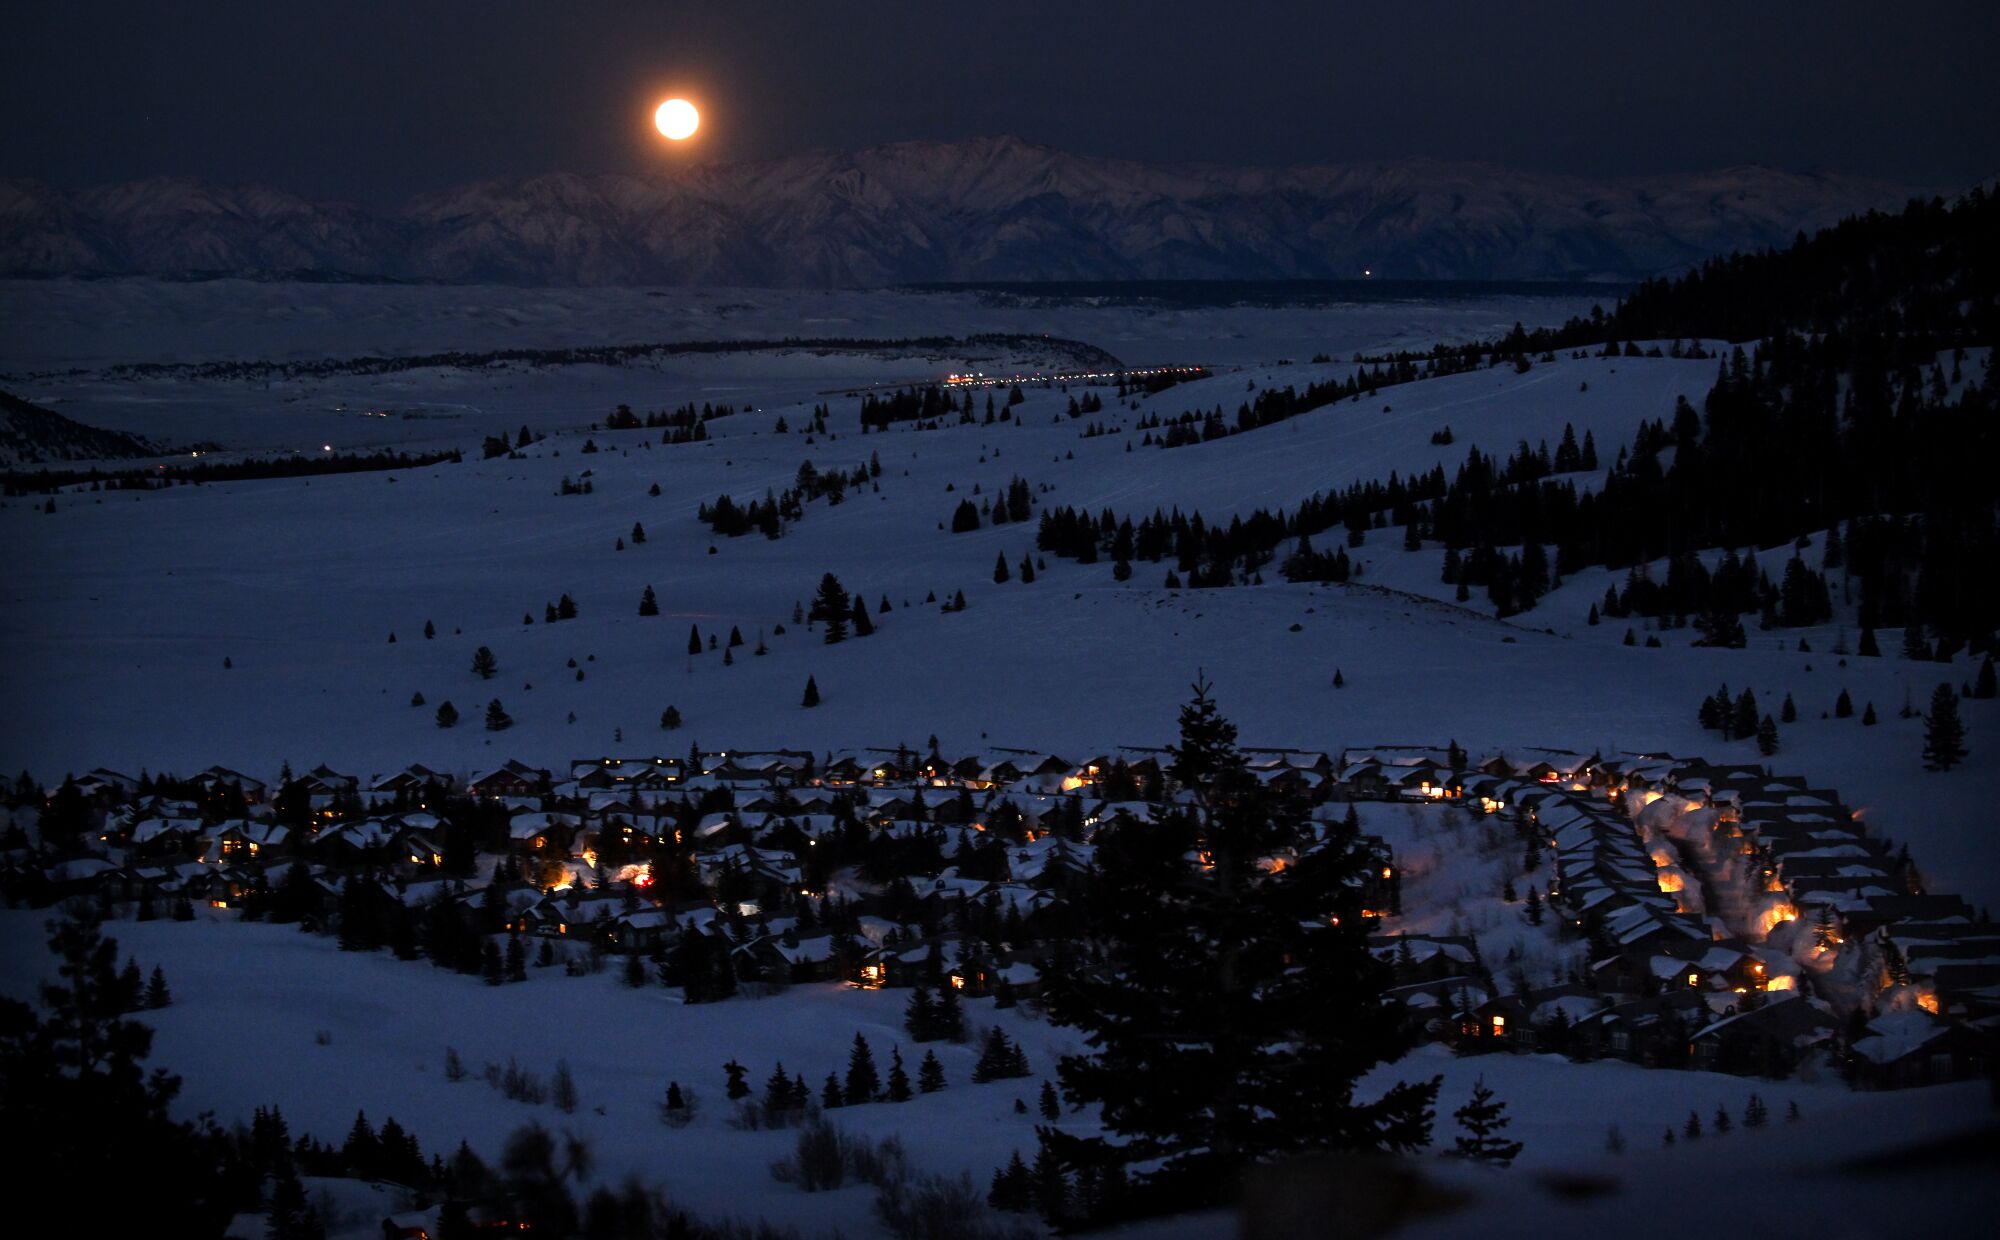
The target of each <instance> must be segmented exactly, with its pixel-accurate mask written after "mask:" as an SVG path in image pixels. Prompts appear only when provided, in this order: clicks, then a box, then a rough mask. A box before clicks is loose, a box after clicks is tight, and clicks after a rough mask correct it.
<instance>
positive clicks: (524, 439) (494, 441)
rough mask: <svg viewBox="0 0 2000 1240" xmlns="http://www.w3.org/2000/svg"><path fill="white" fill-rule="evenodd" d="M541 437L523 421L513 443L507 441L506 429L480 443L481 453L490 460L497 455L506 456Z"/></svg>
mask: <svg viewBox="0 0 2000 1240" xmlns="http://www.w3.org/2000/svg"><path fill="white" fill-rule="evenodd" d="M540 439H541V436H539V435H537V434H535V433H534V432H533V431H531V430H529V429H528V427H527V425H526V424H525V423H523V424H522V426H521V432H520V434H519V435H517V436H516V437H515V439H514V441H513V442H512V443H509V442H508V441H507V435H506V433H505V432H504V431H503V432H502V433H500V434H498V435H488V436H487V437H486V439H485V441H484V442H483V443H481V445H480V455H481V456H482V457H483V458H484V459H486V460H489V461H490V460H492V459H493V458H494V457H496V456H506V455H508V454H509V453H513V452H519V451H520V450H521V449H523V448H525V447H527V446H528V445H529V444H532V443H536V442H538V441H539V440H540Z"/></svg>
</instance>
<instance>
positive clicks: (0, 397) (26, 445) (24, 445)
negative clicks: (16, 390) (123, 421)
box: [0, 392, 159, 465]
mask: <svg viewBox="0 0 2000 1240" xmlns="http://www.w3.org/2000/svg"><path fill="white" fill-rule="evenodd" d="M158 451H159V449H158V448H156V447H155V446H154V445H153V444H152V443H150V442H148V441H147V440H145V439H142V438H140V437H139V436H137V435H128V434H126V433H125V432H123V431H107V430H102V429H100V428H98V427H95V426H85V425H84V424H83V423H81V422H77V421H74V420H72V419H70V418H66V417H64V416H63V415H61V414H60V413H56V412H55V411H54V410H50V409H44V408H42V407H41V406H40V405H36V404H31V403H29V402H28V401H25V400H22V399H21V398H20V397H18V396H15V395H13V394H12V393H10V392H0V465H37V464H41V463H42V462H44V461H96V460H109V459H117V458H121V457H141V456H153V455H155V454H156V453H157V452H158Z"/></svg>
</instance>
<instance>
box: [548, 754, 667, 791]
mask: <svg viewBox="0 0 2000 1240" xmlns="http://www.w3.org/2000/svg"><path fill="white" fill-rule="evenodd" d="M569 772H570V775H569V777H570V779H571V780H572V781H573V782H575V784H576V785H577V787H579V788H582V789H586V790H591V789H603V788H624V787H641V788H666V787H669V786H671V785H673V784H677V783H679V782H680V781H681V779H682V777H683V776H684V775H685V774H686V773H687V764H686V763H685V762H684V761H682V760H681V759H679V758H611V757H606V758H577V759H574V760H572V761H571V762H570V764H569Z"/></svg>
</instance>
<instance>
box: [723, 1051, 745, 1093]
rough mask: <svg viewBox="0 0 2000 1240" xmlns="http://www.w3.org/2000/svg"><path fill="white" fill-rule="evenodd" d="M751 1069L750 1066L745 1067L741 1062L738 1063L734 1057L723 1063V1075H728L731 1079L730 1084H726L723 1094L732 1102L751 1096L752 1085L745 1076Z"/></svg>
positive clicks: (729, 1079)
mask: <svg viewBox="0 0 2000 1240" xmlns="http://www.w3.org/2000/svg"><path fill="white" fill-rule="evenodd" d="M749 1071H750V1070H749V1069H748V1068H746V1067H744V1066H743V1065H742V1064H740V1063H737V1062H736V1061H735V1060H734V1059H732V1060H730V1061H729V1062H728V1063H726V1064H723V1065H722V1072H723V1075H724V1076H726V1077H727V1078H728V1081H729V1083H728V1085H727V1086H725V1087H724V1089H723V1096H724V1097H726V1098H728V1099H729V1100H730V1101H731V1102H734V1101H736V1100H737V1099H738V1098H747V1097H749V1096H750V1086H749V1084H748V1083H746V1082H745V1080H744V1077H745V1076H746V1075H747V1074H748V1073H749Z"/></svg>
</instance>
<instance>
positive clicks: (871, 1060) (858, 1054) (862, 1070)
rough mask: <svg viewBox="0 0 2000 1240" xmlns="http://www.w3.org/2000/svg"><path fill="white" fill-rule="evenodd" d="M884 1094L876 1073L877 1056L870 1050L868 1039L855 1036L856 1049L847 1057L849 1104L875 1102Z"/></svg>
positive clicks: (857, 1104) (880, 1079)
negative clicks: (879, 1094)
mask: <svg viewBox="0 0 2000 1240" xmlns="http://www.w3.org/2000/svg"><path fill="white" fill-rule="evenodd" d="M880 1092H882V1078H881V1077H880V1076H879V1075H877V1074H876V1071H875V1054H874V1052H873V1051H871V1050H869V1049H868V1039H867V1038H864V1037H862V1036H861V1035H860V1034H858V1033H857V1034H855V1035H854V1049H853V1050H851V1051H849V1052H848V1056H847V1103H848V1105H849V1106H859V1105H861V1104H862V1103H864V1102H873V1101H875V1095H876V1094H878V1093H880Z"/></svg>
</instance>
